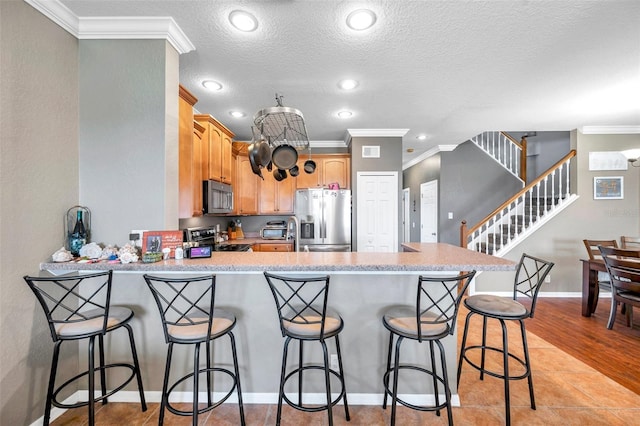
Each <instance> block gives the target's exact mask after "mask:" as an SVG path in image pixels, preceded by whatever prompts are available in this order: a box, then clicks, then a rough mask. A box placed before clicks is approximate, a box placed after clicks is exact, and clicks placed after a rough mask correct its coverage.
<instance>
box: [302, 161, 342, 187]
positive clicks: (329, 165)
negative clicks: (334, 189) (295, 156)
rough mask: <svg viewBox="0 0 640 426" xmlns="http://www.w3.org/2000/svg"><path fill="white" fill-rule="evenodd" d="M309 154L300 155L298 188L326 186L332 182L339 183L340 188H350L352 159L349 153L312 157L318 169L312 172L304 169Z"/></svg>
mask: <svg viewBox="0 0 640 426" xmlns="http://www.w3.org/2000/svg"><path fill="white" fill-rule="evenodd" d="M308 159H309V157H308V156H304V155H303V156H300V158H299V160H298V168H299V169H300V174H298V177H297V178H296V180H297V183H296V186H297V188H298V189H303V188H326V187H328V186H329V184H330V183H338V185H340V188H344V189H349V188H350V183H351V179H350V173H351V160H350V159H349V156H348V155H343V154H338V155H335V154H334V155H316V156H313V157H312V159H313V161H315V163H316V170H315V172H313V173H312V174H308V173H306V172H305V171H304V163H305V161H307V160H308Z"/></svg>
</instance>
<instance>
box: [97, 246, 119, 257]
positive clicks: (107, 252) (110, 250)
mask: <svg viewBox="0 0 640 426" xmlns="http://www.w3.org/2000/svg"><path fill="white" fill-rule="evenodd" d="M111 256H118V248H117V247H116V246H113V245H111V244H109V245H108V246H106V247H105V248H103V249H102V253H101V254H100V259H109V258H110V257H111Z"/></svg>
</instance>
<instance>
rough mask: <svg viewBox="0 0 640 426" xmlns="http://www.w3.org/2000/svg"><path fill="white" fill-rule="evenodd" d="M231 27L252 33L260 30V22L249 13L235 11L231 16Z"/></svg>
mask: <svg viewBox="0 0 640 426" xmlns="http://www.w3.org/2000/svg"><path fill="white" fill-rule="evenodd" d="M229 22H231V25H233V26H234V27H236V28H237V29H239V30H240V31H244V32H251V31H254V30H255V29H256V28H258V20H257V19H256V17H255V16H253V15H252V14H250V13H249V12H245V11H243V10H234V11H233V12H231V13H230V14H229Z"/></svg>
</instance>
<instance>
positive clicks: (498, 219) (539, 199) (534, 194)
mask: <svg viewBox="0 0 640 426" xmlns="http://www.w3.org/2000/svg"><path fill="white" fill-rule="evenodd" d="M491 133H494V135H493V136H492V135H491ZM471 141H472V142H474V143H475V144H476V145H478V146H479V147H480V148H481V149H482V150H483V151H484V152H486V153H487V154H488V155H491V156H492V157H493V158H494V159H495V160H496V161H497V162H498V163H500V164H501V165H502V166H503V167H505V168H506V169H507V170H509V171H510V172H511V173H512V174H514V176H516V177H518V178H519V179H521V180H522V182H523V183H524V182H525V181H526V161H524V159H526V139H525V138H523V141H522V142H517V141H515V140H514V139H513V138H511V137H510V136H508V135H507V134H506V133H504V132H485V133H482V134H481V135H478V136H477V137H475V138H472V139H471ZM487 141H489V143H487ZM494 141H495V142H494ZM509 143H510V144H516V146H515V147H509V146H508V145H507V144H509ZM481 145H482V146H481ZM487 147H488V148H487ZM496 156H497V157H496ZM575 156H576V151H575V150H572V151H571V152H569V154H567V155H566V156H565V157H564V158H562V159H561V160H560V161H558V162H557V163H556V164H554V165H553V166H552V167H550V168H549V169H548V170H547V171H546V172H544V173H543V174H542V175H540V176H539V177H537V178H536V179H534V180H533V181H532V182H531V183H529V184H528V185H526V186H524V188H522V190H521V191H519V192H518V193H517V194H515V195H513V196H512V197H511V198H509V199H508V200H507V201H505V202H504V203H503V204H502V205H501V206H499V207H498V208H496V209H495V210H494V211H493V212H491V213H490V214H489V215H487V216H486V217H485V218H484V219H482V220H481V221H480V222H478V223H477V224H475V225H474V226H471V227H467V223H466V221H463V222H462V225H461V227H460V245H461V246H462V247H466V248H468V249H470V250H474V251H478V252H482V253H486V254H491V255H495V256H502V255H504V253H506V252H507V251H508V250H510V249H511V248H512V247H514V246H515V245H516V244H518V243H520V242H521V241H522V240H524V239H525V238H526V237H527V236H528V235H531V234H532V233H533V232H535V230H536V229H538V228H540V227H541V226H542V225H543V224H544V223H546V222H547V221H549V220H550V219H551V217H553V216H555V215H556V214H558V213H559V212H560V211H562V210H564V209H565V208H566V207H568V206H569V205H570V204H571V203H573V202H574V201H575V200H576V199H577V198H578V197H577V195H575V194H571V193H570V192H569V191H570V188H569V176H570V164H571V159H572V158H574V157H575ZM516 158H517V159H516Z"/></svg>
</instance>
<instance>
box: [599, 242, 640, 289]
mask: <svg viewBox="0 0 640 426" xmlns="http://www.w3.org/2000/svg"><path fill="white" fill-rule="evenodd" d="M600 251H601V252H602V258H603V259H604V263H605V265H606V266H607V271H608V272H609V276H610V277H611V284H612V285H613V286H614V287H615V289H616V290H617V291H631V292H634V293H638V294H640V250H630V249H621V248H613V247H600Z"/></svg>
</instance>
